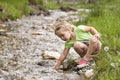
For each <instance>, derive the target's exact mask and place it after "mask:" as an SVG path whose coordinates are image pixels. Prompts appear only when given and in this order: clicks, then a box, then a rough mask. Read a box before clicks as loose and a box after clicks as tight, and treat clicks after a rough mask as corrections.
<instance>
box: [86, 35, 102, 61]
mask: <svg viewBox="0 0 120 80" xmlns="http://www.w3.org/2000/svg"><path fill="white" fill-rule="evenodd" d="M90 41H91V43H90V45H89V47H88V50H87V53H86V54H85V56H84V58H87V59H89V58H90V55H91V54H93V53H94V52H95V53H98V52H99V50H100V47H101V42H100V41H99V40H97V39H96V38H95V37H93V38H91V39H90Z"/></svg>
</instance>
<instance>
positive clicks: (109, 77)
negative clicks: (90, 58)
mask: <svg viewBox="0 0 120 80" xmlns="http://www.w3.org/2000/svg"><path fill="white" fill-rule="evenodd" d="M119 4H120V1H119V0H114V1H113V0H104V2H101V3H100V4H99V5H98V4H97V5H93V8H92V10H91V12H90V14H89V17H87V18H86V20H84V21H83V22H81V21H79V22H77V23H76V25H79V24H81V23H83V24H86V25H90V26H94V27H95V28H96V29H97V30H98V31H99V32H100V33H101V37H102V39H101V41H102V43H103V45H102V50H101V52H100V54H98V55H97V56H95V57H94V59H95V62H96V64H97V68H96V76H95V80H119V79H120V76H119V72H120V28H119V25H120V22H119V21H120V15H119V14H120V7H119Z"/></svg>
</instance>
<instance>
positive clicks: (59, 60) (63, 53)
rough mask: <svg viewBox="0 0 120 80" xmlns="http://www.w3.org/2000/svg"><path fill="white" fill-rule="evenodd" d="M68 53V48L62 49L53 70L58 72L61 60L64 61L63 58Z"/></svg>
mask: <svg viewBox="0 0 120 80" xmlns="http://www.w3.org/2000/svg"><path fill="white" fill-rule="evenodd" d="M68 51H69V48H64V50H63V52H62V54H61V56H60V58H59V59H58V62H57V64H56V66H55V69H56V70H59V67H60V65H61V64H62V62H63V60H64V59H65V57H66V56H67V54H68Z"/></svg>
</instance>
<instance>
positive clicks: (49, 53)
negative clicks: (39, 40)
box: [42, 51, 60, 59]
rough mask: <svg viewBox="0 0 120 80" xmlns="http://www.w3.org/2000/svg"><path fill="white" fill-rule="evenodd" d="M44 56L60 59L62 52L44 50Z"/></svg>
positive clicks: (44, 57)
mask: <svg viewBox="0 0 120 80" xmlns="http://www.w3.org/2000/svg"><path fill="white" fill-rule="evenodd" d="M42 57H43V59H59V57H60V54H59V53H58V52H55V51H44V52H43V53H42Z"/></svg>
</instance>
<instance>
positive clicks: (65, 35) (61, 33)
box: [57, 29, 71, 41]
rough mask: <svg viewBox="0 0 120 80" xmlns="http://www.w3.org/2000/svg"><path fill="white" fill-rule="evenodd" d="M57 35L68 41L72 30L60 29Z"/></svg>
mask: <svg viewBox="0 0 120 80" xmlns="http://www.w3.org/2000/svg"><path fill="white" fill-rule="evenodd" d="M57 36H58V37H60V38H61V39H62V40H63V41H68V40H70V37H71V32H70V30H63V29H60V30H59V31H58V32H57Z"/></svg>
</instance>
